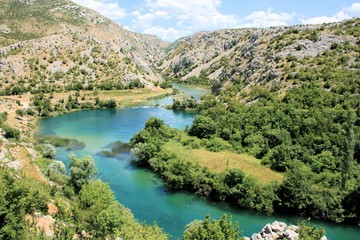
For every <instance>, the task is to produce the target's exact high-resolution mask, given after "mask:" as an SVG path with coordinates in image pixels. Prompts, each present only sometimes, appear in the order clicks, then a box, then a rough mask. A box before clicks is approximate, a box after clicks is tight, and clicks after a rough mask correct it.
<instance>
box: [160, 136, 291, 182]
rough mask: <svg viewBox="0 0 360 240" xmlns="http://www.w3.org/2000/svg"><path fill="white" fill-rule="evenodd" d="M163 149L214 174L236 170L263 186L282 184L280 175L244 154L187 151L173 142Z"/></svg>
mask: <svg viewBox="0 0 360 240" xmlns="http://www.w3.org/2000/svg"><path fill="white" fill-rule="evenodd" d="M164 148H165V149H166V150H168V151H170V152H172V153H175V154H176V155H177V157H178V158H179V159H182V160H185V161H191V162H198V163H199V164H200V166H203V167H206V168H208V169H209V170H211V171H213V172H216V173H219V172H224V171H226V170H227V169H232V168H236V169H240V170H242V171H243V172H244V173H245V174H246V175H250V176H252V177H254V178H255V179H257V180H258V181H259V182H261V183H264V184H267V183H271V182H274V181H276V182H282V181H283V179H284V176H283V175H282V174H281V173H278V172H275V171H273V170H271V169H270V168H269V167H267V166H264V165H261V163H260V160H258V159H256V158H254V157H251V156H248V155H246V154H237V153H232V152H211V151H209V150H206V149H188V148H186V147H184V146H183V145H182V144H181V143H178V142H174V141H171V142H168V143H166V144H165V146H164Z"/></svg>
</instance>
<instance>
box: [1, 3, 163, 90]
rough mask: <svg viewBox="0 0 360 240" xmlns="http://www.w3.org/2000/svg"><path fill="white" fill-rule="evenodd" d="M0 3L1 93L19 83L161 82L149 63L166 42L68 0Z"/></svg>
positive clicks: (26, 84)
mask: <svg viewBox="0 0 360 240" xmlns="http://www.w3.org/2000/svg"><path fill="white" fill-rule="evenodd" d="M14 2H16V4H15V3H14ZM1 4H2V6H1V9H0V18H1V19H2V20H1V23H0V59H1V61H0V80H1V82H5V83H4V84H2V86H1V87H0V90H2V89H4V88H6V87H9V86H10V87H13V86H15V85H16V83H18V82H22V83H23V86H26V87H28V86H30V85H31V87H32V89H34V88H36V87H38V88H42V87H44V86H45V85H53V86H55V87H56V88H57V87H66V86H69V85H72V84H81V85H82V86H85V87H86V86H87V85H90V84H91V85H98V84H101V83H103V82H105V81H111V82H115V83H122V84H126V83H129V82H131V81H133V80H140V82H142V83H143V84H145V85H150V86H151V85H152V82H154V81H161V76H160V74H159V73H157V72H156V71H154V67H153V65H154V63H155V62H156V61H157V60H158V59H159V58H161V57H163V55H164V53H165V51H164V49H165V48H166V47H167V46H168V43H166V42H164V41H162V40H160V39H159V38H157V37H155V36H151V35H145V34H139V33H134V32H131V31H128V30H127V29H125V28H124V27H121V26H119V25H118V24H116V23H114V22H112V21H110V20H109V19H107V18H105V17H103V16H101V15H100V14H99V13H97V12H95V11H92V10H90V9H88V8H85V7H82V6H79V5H77V4H75V3H73V2H71V1H67V0H57V1H52V0H11V1H10V0H4V1H2V2H1ZM9 12H11V13H12V14H11V16H10V15H9V14H8V13H9ZM39 12H41V14H39ZM44 22H46V24H44ZM9 32H16V33H17V34H7V33H9Z"/></svg>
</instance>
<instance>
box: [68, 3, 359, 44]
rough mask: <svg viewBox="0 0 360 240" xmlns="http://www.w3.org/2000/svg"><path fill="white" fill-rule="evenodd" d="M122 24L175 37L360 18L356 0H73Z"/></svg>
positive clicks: (167, 37)
mask: <svg viewBox="0 0 360 240" xmlns="http://www.w3.org/2000/svg"><path fill="white" fill-rule="evenodd" d="M73 1H74V2H76V3H78V4H80V5H83V6H86V7H88V8H91V9H94V10H96V11H98V12H100V13H101V14H103V15H104V16H106V17H108V18H110V19H112V20H114V21H116V22H117V23H119V24H120V25H122V26H124V27H126V28H128V29H130V30H132V31H135V32H140V33H148V34H154V35H157V36H158V37H160V38H161V39H164V40H166V41H174V40H176V39H178V38H180V37H183V36H187V35H190V34H192V33H194V32H199V31H209V30H216V29H223V28H244V27H265V28H266V27H270V26H279V25H294V24H316V23H324V22H336V21H341V20H344V19H348V18H352V17H360V1H359V0H358V1H357V2H356V1H354V0H352V1H351V0H311V1H310V0H287V1H286V0H272V1H270V0H252V1H244V0H127V1H126V0H73Z"/></svg>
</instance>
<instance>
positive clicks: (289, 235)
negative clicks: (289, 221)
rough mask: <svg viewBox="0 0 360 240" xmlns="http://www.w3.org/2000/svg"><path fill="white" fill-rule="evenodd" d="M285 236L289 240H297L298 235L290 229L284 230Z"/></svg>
mask: <svg viewBox="0 0 360 240" xmlns="http://www.w3.org/2000/svg"><path fill="white" fill-rule="evenodd" d="M285 236H286V237H287V238H288V239H289V240H299V234H298V233H297V232H295V231H293V230H290V229H286V230H285Z"/></svg>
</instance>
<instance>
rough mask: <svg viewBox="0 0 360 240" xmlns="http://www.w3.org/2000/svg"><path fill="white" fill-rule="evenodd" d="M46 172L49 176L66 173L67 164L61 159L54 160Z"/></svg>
mask: <svg viewBox="0 0 360 240" xmlns="http://www.w3.org/2000/svg"><path fill="white" fill-rule="evenodd" d="M46 173H47V175H48V176H50V175H51V174H66V167H65V164H64V163H63V162H61V161H56V160H54V161H52V162H51V163H50V164H49V167H48V169H47V170H46Z"/></svg>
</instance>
